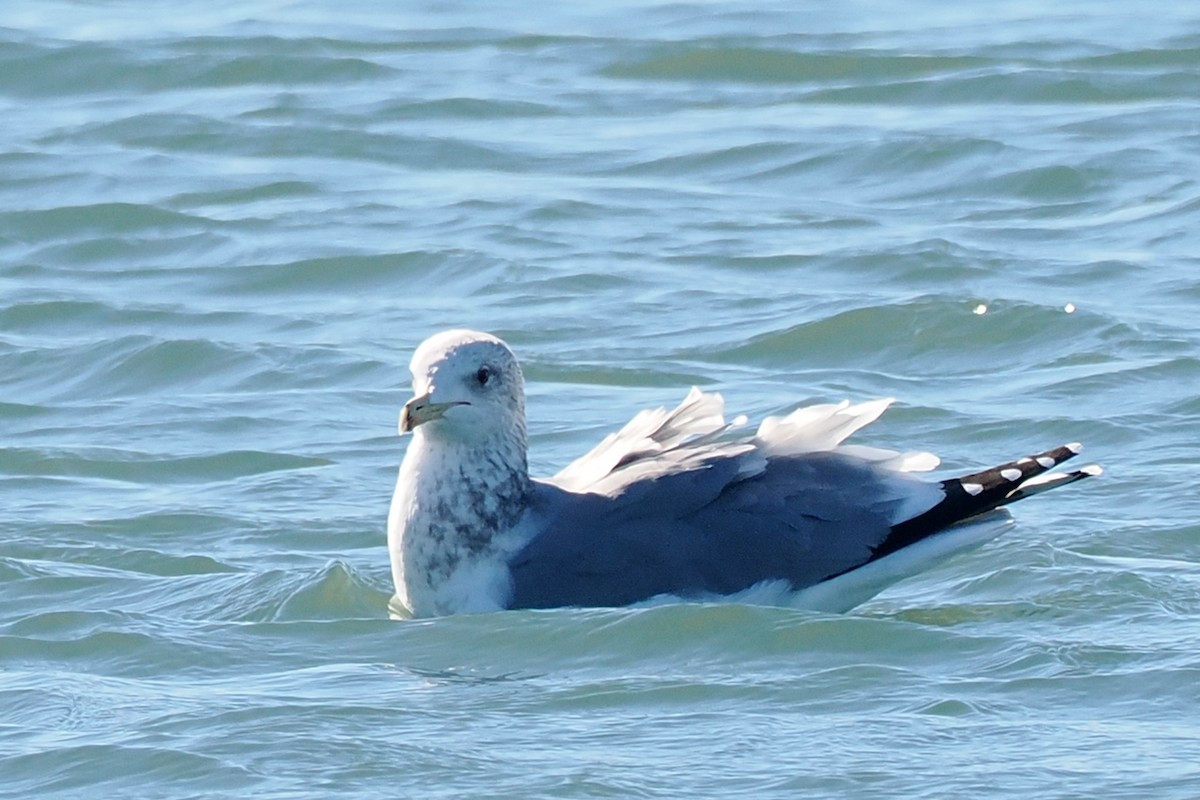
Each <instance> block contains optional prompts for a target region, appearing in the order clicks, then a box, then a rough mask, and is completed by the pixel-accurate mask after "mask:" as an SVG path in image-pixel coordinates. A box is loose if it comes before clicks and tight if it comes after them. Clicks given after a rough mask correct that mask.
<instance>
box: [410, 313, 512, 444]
mask: <svg viewBox="0 0 1200 800" xmlns="http://www.w3.org/2000/svg"><path fill="white" fill-rule="evenodd" d="M409 369H410V370H411V371H412V377H413V399H412V400H409V401H408V403H406V404H405V406H404V409H403V410H402V411H401V412H400V432H401V433H408V432H409V431H414V430H416V429H417V428H420V429H421V430H422V431H424V432H425V435H427V436H432V437H436V438H441V439H445V440H448V441H458V442H463V443H472V442H481V441H485V440H488V439H491V438H493V437H495V436H497V435H500V436H511V435H513V434H517V435H519V437H520V439H521V441H522V443H523V441H524V431H525V388H524V382H525V381H524V378H523V377H522V375H521V367H520V365H518V364H517V358H516V356H514V355H513V352H512V350H510V349H509V347H508V345H506V344H505V343H504V342H503V341H501V340H500V339H497V338H496V337H495V336H492V335H491V334H488V333H480V332H479V331H468V330H451V331H443V332H442V333H439V334H436V335H434V336H431V337H429V338H428V339H426V340H425V341H424V342H422V343H421V346H420V347H418V348H417V351H416V352H415V353H413V357H412V362H411V364H410V365H409Z"/></svg>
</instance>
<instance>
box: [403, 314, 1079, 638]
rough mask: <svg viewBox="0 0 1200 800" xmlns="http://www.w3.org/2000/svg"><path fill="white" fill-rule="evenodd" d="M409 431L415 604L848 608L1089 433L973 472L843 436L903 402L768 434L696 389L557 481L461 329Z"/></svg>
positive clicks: (462, 607) (789, 420)
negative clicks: (942, 476)
mask: <svg viewBox="0 0 1200 800" xmlns="http://www.w3.org/2000/svg"><path fill="white" fill-rule="evenodd" d="M410 369H411V371H412V377H413V391H414V397H413V398H412V399H411V400H409V401H408V402H407V403H406V404H405V405H404V407H403V409H402V411H401V413H400V424H399V428H400V432H401V434H408V433H411V434H412V439H411V441H410V442H409V445H408V449H407V452H406V453H405V456H404V460H403V462H402V464H401V466H400V472H399V476H398V478H397V482H396V490H395V494H394V495H393V498H392V504H391V509H390V511H389V514H388V551H389V555H390V559H391V567H392V578H393V581H394V583H395V589H396V594H395V596H394V597H393V599H392V607H393V610H394V611H397V612H398V613H399V615H401V616H409V617H430V616H442V615H448V614H457V613H479V612H488V611H499V610H503V609H530V608H555V607H618V606H628V605H636V604H652V603H658V602H673V601H728V602H746V603H766V604H775V605H786V606H790V607H795V608H805V609H812V610H817V611H829V612H844V611H848V610H850V609H852V608H854V607H855V606H857V605H859V604H861V603H863V602H865V601H866V600H868V599H870V598H871V597H873V596H874V595H876V594H877V593H878V592H880V591H882V590H883V589H884V588H886V587H887V586H889V585H891V584H893V583H895V582H896V581H899V580H901V579H903V578H905V577H908V576H910V575H914V574H916V573H918V572H920V571H922V570H925V569H928V568H929V567H931V566H932V565H934V564H936V563H938V562H940V561H942V560H944V559H946V558H948V557H950V556H952V555H954V554H956V553H960V552H963V551H965V550H968V549H971V548H974V547H977V546H979V545H981V544H983V543H984V542H987V541H989V540H990V539H992V538H994V537H995V536H997V535H999V534H1000V533H1001V532H1002V531H1003V530H1004V529H1005V528H1007V527H1008V526H1010V525H1011V524H1012V517H1011V516H1010V515H1009V513H1008V512H1007V510H1006V509H1005V508H1004V506H1006V505H1008V504H1010V503H1013V502H1015V501H1017V500H1021V499H1023V498H1025V497H1029V496H1031V495H1034V494H1038V493H1040V492H1043V491H1046V490H1047V489H1052V488H1056V487H1059V486H1064V485H1066V484H1069V483H1073V482H1075V481H1077V480H1080V479H1082V478H1086V477H1089V476H1092V475H1098V474H1100V472H1101V469H1100V468H1099V467H1098V466H1095V465H1089V466H1086V467H1083V468H1081V469H1077V470H1074V471H1069V472H1063V471H1053V470H1054V468H1055V467H1057V466H1058V465H1059V464H1060V463H1062V462H1063V461H1066V460H1067V459H1069V458H1071V457H1072V456H1075V455H1077V454H1078V453H1079V452H1080V449H1081V448H1080V445H1079V444H1076V443H1072V444H1066V445H1063V446H1061V447H1055V448H1053V449H1050V450H1047V451H1045V452H1043V453H1039V454H1037V455H1032V456H1026V457H1024V458H1020V459H1018V460H1015V461H1012V462H1009V463H1005V464H1001V465H1000V466H996V467H991V468H989V469H984V470H980V471H977V472H973V473H971V474H969V475H963V476H960V477H955V478H949V479H946V480H941V481H936V480H930V479H927V478H923V477H919V476H917V475H915V474H914V473H918V472H926V471H929V470H931V469H933V468H934V467H936V466H937V465H938V463H939V461H938V458H937V457H936V456H934V455H932V454H931V453H924V452H918V451H913V452H906V453H900V452H895V451H892V450H884V449H880V448H875V447H869V446H863V445H850V444H844V443H843V442H844V441H845V440H846V439H847V438H848V437H849V436H850V435H851V434H853V433H855V432H856V431H858V430H860V429H861V428H863V427H865V426H867V425H869V424H870V423H871V422H873V421H875V420H876V419H877V418H878V417H879V416H880V415H881V414H882V413H883V412H884V410H885V409H886V408H887V407H888V405H889V404H890V403H891V402H892V400H891V399H882V400H873V401H869V402H863V403H857V404H851V403H849V402H842V403H837V404H820V405H810V406H805V407H801V408H799V409H797V410H795V411H793V412H792V413H790V414H787V415H786V416H772V417H768V418H766V419H765V420H763V422H762V423H761V425H759V427H758V429H757V430H756V431H755V432H754V433H753V434H748V433H744V432H741V431H740V430H739V429H741V428H742V427H744V426H745V424H746V421H745V419H744V418H742V417H739V418H737V419H735V420H734V421H732V422H730V423H727V422H726V421H725V413H724V401H723V399H722V398H721V396H720V395H718V394H715V393H707V392H702V391H700V390H699V389H696V388H693V389H692V390H691V392H690V393H689V394H688V395H687V397H686V398H685V399H684V401H683V402H682V403H681V404H680V405H679V406H678V407H676V408H675V409H673V410H670V411H668V410H666V409H665V408H659V409H652V410H646V411H642V412H641V413H639V414H637V415H636V416H635V417H634V418H633V419H632V420H631V421H630V422H629V423H628V424H627V425H625V427H623V428H621V429H620V430H619V431H617V432H616V433H613V434H611V435H609V436H608V437H607V438H605V439H604V440H603V441H602V442H600V444H599V445H597V446H596V447H595V448H594V449H592V450H591V451H589V452H588V453H586V454H585V455H583V456H582V457H580V458H579V459H577V460H575V461H574V462H572V463H571V464H569V465H568V466H567V467H566V468H565V469H563V470H562V471H560V472H559V473H558V474H557V475H555V476H554V477H552V478H547V479H535V478H532V477H530V475H529V469H528V456H527V450H526V427H525V390H524V378H523V376H522V373H521V367H520V365H519V364H518V362H517V358H516V356H515V355H514V354H513V352H512V350H511V349H510V348H509V346H508V345H507V344H505V343H504V342H503V341H501V340H500V339H498V338H496V337H495V336H492V335H490V334H487V333H481V332H478V331H470V330H450V331H444V332H442V333H439V334H436V335H434V336H432V337H430V338H429V339H427V340H425V342H423V343H422V344H421V345H420V347H418V348H417V350H416V351H415V353H414V354H413V358H412V362H411V364H410Z"/></svg>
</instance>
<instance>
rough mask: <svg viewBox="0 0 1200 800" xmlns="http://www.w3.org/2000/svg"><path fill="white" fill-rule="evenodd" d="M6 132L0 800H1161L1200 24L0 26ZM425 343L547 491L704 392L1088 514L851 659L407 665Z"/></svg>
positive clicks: (1192, 283) (0, 146) (583, 650)
mask: <svg viewBox="0 0 1200 800" xmlns="http://www.w3.org/2000/svg"><path fill="white" fill-rule="evenodd" d="M0 119H3V128H2V130H3V134H2V135H0V795H2V796H4V797H21V798H31V797H37V798H41V797H79V796H81V793H83V792H96V793H98V794H97V796H105V797H145V798H192V797H213V796H230V797H242V798H245V797H255V798H326V797H330V796H333V795H338V796H353V797H363V798H394V797H421V798H426V797H447V798H451V797H452V798H461V797H513V798H524V797H564V798H592V797H661V798H676V797H689V796H706V797H718V796H719V797H730V796H740V797H753V798H763V797H780V798H784V797H795V796H805V797H830V798H845V797H856V798H857V797H862V798H891V797H929V798H935V797H938V798H940V797H963V796H983V795H986V796H989V797H1003V798H1027V797H1031V796H1032V797H1056V798H1066V797H1127V798H1144V797H1155V798H1180V799H1183V798H1194V797H1196V796H1197V795H1200V720H1198V717H1197V715H1198V712H1197V709H1200V494H1198V493H1197V489H1196V474H1197V466H1198V464H1200V422H1198V420H1197V418H1198V416H1200V398H1198V391H1197V388H1198V387H1200V314H1198V313H1197V311H1198V308H1200V10H1198V9H1197V8H1196V7H1194V6H1193V5H1191V4H1187V3H1153V4H1150V5H1148V6H1146V5H1143V6H1137V5H1130V4H1128V3H1117V2H1100V3H1082V2H1069V3H1066V4H1059V5H1056V6H1045V5H1044V4H1035V3H1020V2H1001V3H989V4H986V5H980V7H979V8H972V7H954V8H950V7H949V6H947V4H944V3H936V2H929V0H926V2H920V3H911V4H903V6H901V5H899V4H897V5H892V4H883V3H852V4H836V7H834V6H833V5H831V4H817V3H811V4H777V5H765V4H759V3H736V2H730V3H662V4H656V3H651V2H623V3H617V4H613V3H604V4H600V3H597V4H586V3H581V4H558V5H557V6H554V7H552V8H549V9H545V8H541V7H540V6H539V4H482V3H480V4H456V3H437V4H434V3H429V4H424V5H421V4H399V3H384V2H370V1H369V0H348V2H342V3H338V4H325V3H317V2H311V1H307V2H306V1H300V2H283V1H282V0H276V1H275V2H269V3H256V4H253V3H252V4H245V3H224V2H221V3H207V2H196V1H194V0H187V1H185V2H172V3H165V2H153V1H150V2H115V1H113V2H84V0H59V1H58V2H35V0H9V2H6V3H5V4H4V5H3V8H2V9H0ZM1068 309H1070V310H1068ZM978 312H983V313H978ZM456 325H469V326H472V327H477V328H483V329H487V330H491V331H494V332H496V333H498V334H500V335H501V336H504V337H505V338H506V339H508V340H509V341H510V342H511V343H512V344H513V345H514V347H515V348H516V349H517V350H518V353H519V354H520V355H521V356H522V358H523V359H524V361H525V363H526V367H527V369H526V374H527V377H528V378H529V381H530V385H529V393H530V402H529V408H530V428H531V433H532V447H533V452H532V462H533V466H534V467H535V469H536V470H537V471H538V472H539V473H546V472H551V471H554V470H556V469H557V468H558V467H561V466H562V465H564V464H565V463H567V462H568V461H570V460H571V459H572V458H573V457H574V456H576V455H578V454H579V453H580V452H582V451H583V450H584V449H585V448H587V447H589V446H590V445H592V444H593V443H595V442H596V441H597V440H598V439H599V438H600V437H601V436H602V435H603V434H604V433H605V432H607V431H609V430H611V429H612V428H614V427H616V426H617V425H619V424H621V423H623V422H624V421H625V420H627V419H628V418H629V417H630V416H632V414H633V413H635V412H636V411H637V410H638V409H640V408H643V407H646V406H652V405H653V406H657V405H672V404H674V403H675V402H677V401H678V400H679V399H681V398H682V396H683V394H684V393H685V392H686V390H687V389H688V387H689V386H691V385H692V384H699V385H701V386H703V387H704V388H706V389H710V390H716V391H720V392H722V393H723V394H725V396H726V398H727V400H728V405H729V409H730V411H731V412H732V413H739V412H744V413H747V414H749V415H750V416H751V417H752V418H759V417H761V416H763V415H765V414H767V413H775V412H779V411H782V410H787V409H789V408H791V407H794V406H795V404H797V403H799V402H801V401H812V400H830V399H841V398H843V397H847V398H851V399H866V398H871V397H876V396H881V395H892V396H895V397H897V398H899V402H898V404H897V406H896V407H895V408H894V409H893V410H892V411H891V412H890V413H889V414H888V415H887V416H886V417H885V418H884V420H883V421H881V422H880V423H879V424H878V425H876V426H875V427H874V428H872V429H869V431H868V432H867V435H866V436H864V437H863V438H862V440H863V441H866V442H868V443H872V444H878V445H882V446H899V447H904V448H910V447H919V448H925V449H930V450H933V451H935V452H937V453H939V454H940V455H942V456H943V459H944V463H945V465H946V467H947V469H952V470H953V469H960V468H964V467H970V466H975V465H982V464H991V463H995V462H998V461H999V460H1002V459H1005V458H1007V457H1010V456H1017V455H1021V454H1024V453H1027V452H1033V451H1035V450H1037V449H1041V448H1042V447H1044V446H1050V445H1054V444H1058V443H1060V442H1064V441H1070V440H1082V441H1084V442H1085V443H1086V444H1087V445H1088V447H1089V450H1088V454H1087V455H1088V457H1089V458H1091V459H1094V460H1097V461H1100V462H1101V463H1103V464H1104V465H1105V467H1106V468H1107V472H1106V474H1105V476H1104V477H1102V478H1099V479H1094V480H1091V481H1088V482H1086V483H1084V484H1079V485H1078V486H1074V487H1071V488H1070V489H1066V490H1063V491H1062V492H1059V493H1054V494H1052V495H1047V496H1044V497H1039V498H1037V499H1036V500H1031V501H1030V502H1028V503H1023V504H1021V506H1018V507H1017V509H1016V512H1017V516H1018V518H1019V521H1020V524H1019V525H1018V526H1017V527H1016V528H1015V529H1013V530H1012V531H1011V532H1010V533H1009V534H1007V535H1006V536H1005V537H1004V538H1002V539H1000V540H998V541H996V542H994V543H993V544H991V545H989V546H987V547H985V548H984V549H982V550H979V551H977V552H974V553H971V554H969V555H967V556H964V557H960V558H958V559H956V560H954V561H952V562H949V563H947V564H945V565H944V566H942V567H939V568H938V569H936V570H934V571H931V572H929V573H927V574H925V575H923V576H920V577H917V578H914V579H911V580H909V581H907V582H904V583H902V584H900V585H897V586H896V587H894V588H893V589H892V590H890V591H889V592H887V593H886V594H884V595H883V596H881V597H880V598H878V599H877V600H875V601H873V602H871V603H869V604H868V605H866V606H863V607H862V608H860V609H858V610H857V611H856V612H854V613H852V614H849V615H845V616H828V615H819V614H811V613H801V612H796V611H789V610H783V609H772V608H752V607H744V606H733V605H728V606H719V605H714V606H669V607H661V608H652V609H642V610H636V611H635V610H619V609H618V610H587V611H576V610H562V611H552V612H543V613H505V614H495V615H483V616H478V617H461V618H451V619H440V620H432V621H426V622H418V623H401V622H394V621H391V620H389V619H387V612H386V604H387V598H388V595H389V593H390V590H391V587H390V576H389V573H388V565H387V554H386V549H385V546H384V532H383V529H384V519H385V515H386V507H387V503H388V500H389V497H390V492H391V485H392V481H393V480H394V474H395V468H396V465H397V464H398V463H399V460H400V458H401V456H402V453H403V447H404V443H403V441H402V440H400V439H399V438H397V437H396V436H395V435H394V432H395V420H396V413H397V410H398V408H399V405H400V404H401V403H402V402H403V400H404V399H405V398H406V392H407V389H406V386H405V382H406V380H407V376H406V372H405V365H406V363H407V360H408V356H409V354H410V352H411V350H412V348H413V347H414V346H415V345H416V344H417V343H418V342H419V341H420V340H421V339H422V338H424V337H425V336H426V335H428V334H429V333H431V332H434V331H436V330H439V329H442V328H446V327H451V326H456ZM89 796H90V795H89Z"/></svg>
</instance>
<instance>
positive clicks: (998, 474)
mask: <svg viewBox="0 0 1200 800" xmlns="http://www.w3.org/2000/svg"><path fill="white" fill-rule="evenodd" d="M1082 451H1083V446H1082V445H1080V444H1079V443H1077V442H1071V443H1070V444H1064V445H1061V446H1060V447H1055V448H1052V449H1050V450H1047V451H1045V452H1043V453H1038V454H1036V455H1032V456H1025V457H1024V458H1019V459H1017V460H1016V461H1010V462H1009V463H1007V464H1001V465H1000V466H997V467H991V468H989V469H985V470H982V471H980V472H974V473H971V474H970V475H963V476H962V477H959V478H950V479H948V480H944V481H942V491H944V492H945V494H946V497H945V499H944V500H942V501H941V502H940V503H938V504H937V505H936V506H934V507H933V508H931V509H929V510H928V511H926V512H925V513H924V514H920V515H918V516H916V517H913V518H912V519H910V520H906V521H904V522H901V523H899V524H897V525H895V526H893V528H892V532H891V534H890V535H889V536H888V538H887V539H885V540H884V541H883V542H881V543H880V545H879V547H877V548H876V549H875V552H874V553H873V554H872V559H877V558H882V557H883V556H885V555H888V554H890V553H894V552H896V551H897V550H900V549H901V548H904V547H907V546H908V545H910V544H912V543H914V542H918V541H920V540H921V539H924V538H925V537H926V536H929V535H931V534H934V533H937V532H938V531H940V530H942V529H943V528H946V527H949V526H950V525H953V524H954V523H956V522H961V521H962V520H965V519H969V518H971V517H975V516H978V515H980V514H985V513H987V512H988V511H991V510H993V509H996V508H999V507H1001V506H1006V505H1008V504H1009V503H1015V502H1016V501H1018V500H1022V499H1024V498H1026V497H1030V496H1032V495H1035V494H1040V493H1041V492H1044V491H1047V490H1049V489H1054V488H1057V487H1059V486H1065V485H1067V484H1069V483H1074V482H1075V481H1078V480H1082V479H1084V478H1089V477H1092V476H1093V475H1099V474H1101V473H1102V472H1103V470H1102V469H1101V468H1100V467H1099V466H1097V465H1095V464H1090V465H1088V466H1086V467H1082V468H1080V469H1077V470H1073V471H1071V472H1051V471H1050V470H1053V469H1054V468H1055V467H1057V466H1058V465H1059V464H1062V463H1063V462H1064V461H1066V460H1068V459H1071V458H1074V457H1075V456H1077V455H1079V453H1081V452H1082Z"/></svg>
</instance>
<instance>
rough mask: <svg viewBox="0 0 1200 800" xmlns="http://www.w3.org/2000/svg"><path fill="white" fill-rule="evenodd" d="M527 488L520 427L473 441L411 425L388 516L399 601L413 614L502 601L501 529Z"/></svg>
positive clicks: (515, 514)
mask: <svg viewBox="0 0 1200 800" xmlns="http://www.w3.org/2000/svg"><path fill="white" fill-rule="evenodd" d="M529 493H530V481H529V471H528V466H527V462H526V454H525V436H524V431H523V430H519V429H516V430H511V431H505V432H502V433H499V434H497V435H495V436H493V437H490V438H489V439H486V440H483V441H480V442H471V443H465V442H461V441H455V440H448V439H445V438H441V437H438V436H437V435H436V434H431V433H429V432H428V431H426V430H425V429H423V428H418V429H417V430H416V431H414V435H413V439H412V441H411V442H410V443H409V447H408V452H407V453H406V454H405V457H404V463H403V464H402V465H401V466H400V475H399V479H398V481H397V483H396V493H395V495H394V497H393V498H392V508H391V512H390V514H389V515H388V549H389V551H390V553H391V560H392V577H393V580H394V581H395V584H396V594H397V597H398V599H399V600H400V602H401V603H402V604H403V605H404V606H405V607H406V608H407V609H408V610H409V611H410V612H411V613H412V614H413V615H414V616H427V615H431V614H449V613H454V612H457V611H471V610H476V611H482V610H487V609H488V607H489V606H495V607H503V604H504V602H505V601H506V600H507V593H508V575H507V569H506V567H505V566H504V564H503V556H504V555H505V550H506V542H505V539H506V538H507V537H505V534H506V533H508V532H510V531H511V530H512V529H513V528H514V526H516V524H517V522H518V521H519V520H520V518H521V515H522V513H523V512H524V510H525V507H526V505H527V501H528V498H529Z"/></svg>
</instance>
